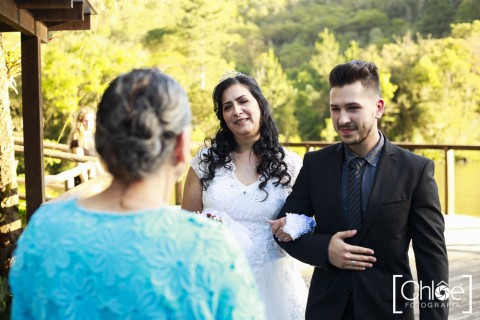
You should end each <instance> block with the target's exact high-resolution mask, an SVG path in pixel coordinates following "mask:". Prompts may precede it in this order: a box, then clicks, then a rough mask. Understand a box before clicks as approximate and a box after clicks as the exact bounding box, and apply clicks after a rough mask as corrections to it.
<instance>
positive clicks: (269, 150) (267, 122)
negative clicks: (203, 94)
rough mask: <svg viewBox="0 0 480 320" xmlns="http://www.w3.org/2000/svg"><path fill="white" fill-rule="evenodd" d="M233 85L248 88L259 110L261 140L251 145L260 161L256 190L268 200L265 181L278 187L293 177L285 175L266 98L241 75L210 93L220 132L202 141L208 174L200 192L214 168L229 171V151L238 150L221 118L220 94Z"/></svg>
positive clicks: (282, 152) (283, 153) (228, 79)
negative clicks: (206, 148) (262, 192)
mask: <svg viewBox="0 0 480 320" xmlns="http://www.w3.org/2000/svg"><path fill="white" fill-rule="evenodd" d="M234 84H242V85H244V86H245V87H246V88H248V90H249V91H250V93H251V94H252V95H253V97H254V98H255V99H256V100H257V102H258V105H259V107H260V112H261V120H260V139H259V140H258V141H256V142H255V143H254V144H253V146H252V150H253V152H254V154H255V155H256V156H257V157H259V158H260V162H259V164H258V165H257V173H258V174H259V175H260V176H261V180H262V182H261V183H260V185H259V189H260V190H262V191H264V192H265V193H266V196H265V199H267V197H268V192H267V191H265V186H266V185H267V182H268V180H270V179H272V180H274V183H273V184H274V185H275V186H278V185H279V184H281V185H283V186H286V185H288V184H289V183H290V181H291V180H292V178H291V176H290V174H289V173H288V172H287V170H288V166H287V164H286V163H285V161H284V158H285V151H284V150H283V148H282V146H281V145H280V143H279V142H278V129H277V127H276V126H275V123H274V121H273V118H272V115H271V113H270V109H269V106H268V102H267V99H265V96H264V95H263V93H262V90H261V89H260V87H259V86H258V84H257V81H256V80H255V79H254V78H252V77H249V76H246V75H244V74H240V73H239V74H236V75H235V76H233V77H229V78H226V79H224V80H223V81H221V82H220V83H219V84H217V86H216V87H215V89H214V90H213V95H212V99H213V106H214V111H215V114H216V115H217V118H218V120H220V129H219V130H218V131H217V133H216V134H215V137H214V138H207V139H205V146H206V147H209V148H208V151H207V152H206V153H205V154H204V155H203V156H202V159H201V162H202V163H204V164H205V165H206V167H207V168H208V172H207V174H206V176H204V177H203V178H201V179H200V182H201V183H202V187H203V189H204V190H206V189H207V188H208V184H209V182H210V181H211V180H212V179H213V178H214V176H215V170H216V169H217V168H221V167H225V168H226V169H232V167H231V161H232V157H231V152H232V151H234V150H235V148H236V147H237V141H236V140H235V137H234V136H233V133H232V131H231V130H230V129H229V128H228V126H227V124H226V122H225V119H224V118H223V107H222V95H223V92H224V91H225V90H226V89H227V88H229V87H230V86H232V85H234ZM265 199H264V200H265Z"/></svg>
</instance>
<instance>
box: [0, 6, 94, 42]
mask: <svg viewBox="0 0 480 320" xmlns="http://www.w3.org/2000/svg"><path fill="white" fill-rule="evenodd" d="M92 14H96V12H95V10H94V8H93V7H92V5H91V4H90V2H89V0H0V32H10V31H17V32H18V31H19V32H22V33H23V34H26V35H30V36H37V37H38V38H39V39H40V40H41V41H42V42H44V43H46V42H48V31H61V30H89V29H90V15H92Z"/></svg>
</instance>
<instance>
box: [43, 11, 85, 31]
mask: <svg viewBox="0 0 480 320" xmlns="http://www.w3.org/2000/svg"><path fill="white" fill-rule="evenodd" d="M47 26H48V31H67V30H90V29H91V24H90V15H89V14H86V15H85V18H84V20H83V21H68V22H63V23H53V22H50V23H47Z"/></svg>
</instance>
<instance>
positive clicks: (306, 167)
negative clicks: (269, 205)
mask: <svg viewBox="0 0 480 320" xmlns="http://www.w3.org/2000/svg"><path fill="white" fill-rule="evenodd" d="M343 148H344V146H343V144H342V143H339V144H335V145H332V146H329V147H327V148H324V149H322V150H319V151H314V152H309V153H307V154H306V155H305V158H304V162H303V167H302V169H301V171H300V173H299V176H298V178H297V180H296V182H295V185H294V187H293V190H292V193H291V194H290V196H289V197H288V198H287V201H286V203H285V205H284V207H283V209H282V211H281V213H280V216H279V217H282V216H284V215H285V213H286V212H294V213H303V214H306V215H309V216H313V215H314V216H315V219H316V222H317V226H316V228H315V231H314V233H313V234H309V235H305V236H303V237H301V238H299V239H297V240H295V241H294V242H287V243H284V242H278V241H277V243H278V244H279V245H280V246H281V247H282V248H283V249H285V250H286V251H287V252H288V253H289V254H290V255H291V256H293V257H294V258H296V259H298V260H300V261H303V262H305V263H308V264H311V265H314V266H316V268H315V270H314V272H313V276H312V280H311V284H310V292H309V297H308V302H307V311H306V319H328V320H335V319H341V317H342V314H343V311H344V309H345V305H346V302H347V298H348V296H349V294H352V297H353V309H354V314H355V317H356V319H357V320H362V319H366V320H367V319H368V320H371V319H382V320H384V319H413V318H414V317H413V308H412V306H413V304H412V303H413V301H409V300H408V299H405V298H404V297H403V295H404V296H406V297H407V298H412V297H413V294H412V291H413V286H414V284H413V283H412V282H410V284H409V285H405V286H404V287H402V285H403V284H404V283H406V282H407V281H409V280H412V274H411V271H410V266H409V258H408V250H409V245H410V243H412V246H413V249H414V253H415V262H416V268H417V274H418V282H419V281H420V280H421V281H422V283H423V286H430V287H431V286H432V281H433V282H434V286H435V287H436V285H437V284H440V282H441V281H444V282H446V283H447V282H448V259H447V251H446V247H445V238H444V233H443V232H444V219H443V216H442V213H441V211H440V201H439V198H438V189H437V185H436V182H435V180H434V177H433V173H434V164H433V162H432V161H431V160H429V159H427V158H424V157H421V156H418V155H415V154H413V153H412V152H410V151H407V150H404V149H401V148H399V147H397V146H395V145H393V144H392V143H391V142H389V141H388V140H387V139H385V145H384V147H383V149H382V155H381V158H380V162H379V166H378V168H377V172H376V175H375V180H374V184H373V188H372V191H371V195H370V198H369V200H368V204H367V209H366V213H365V217H364V223H363V226H362V228H361V229H360V230H359V231H358V233H357V235H356V236H355V237H354V238H351V239H350V240H349V242H350V243H351V244H353V245H359V246H362V247H367V248H370V249H373V250H374V252H375V254H374V256H375V257H376V258H377V262H375V263H374V264H373V267H372V268H370V269H367V270H365V271H348V270H343V269H339V268H336V267H334V266H333V265H331V264H329V262H328V252H327V251H328V245H329V242H330V239H331V237H332V236H333V235H334V234H335V233H337V232H339V231H345V230H348V227H347V221H345V218H344V215H343V214H342V208H341V175H342V164H343V161H344V150H343ZM394 276H395V281H396V282H395V285H394ZM394 287H395V290H394ZM426 291H427V290H426V289H425V290H424V291H423V295H422V296H423V299H422V302H433V303H436V305H435V306H436V307H427V306H425V307H424V308H420V316H421V318H422V319H447V317H448V307H447V303H448V300H446V301H441V300H438V299H436V298H435V297H434V300H429V299H428V298H429V296H428V294H427V293H428V292H426ZM402 292H403V295H402ZM431 295H434V294H433V293H432V294H431ZM414 303H415V304H418V303H419V301H418V299H416V300H415V301H414ZM394 312H395V313H394Z"/></svg>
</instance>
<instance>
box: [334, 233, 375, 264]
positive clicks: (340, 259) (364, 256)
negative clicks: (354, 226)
mask: <svg viewBox="0 0 480 320" xmlns="http://www.w3.org/2000/svg"><path fill="white" fill-rule="evenodd" d="M356 233H357V231H356V230H347V231H341V232H337V233H335V234H334V235H333V237H332V238H331V239H330V243H329V244H328V259H329V261H330V263H331V264H332V265H334V266H335V267H337V268H340V269H346V270H359V271H360V270H366V269H367V268H371V267H372V266H373V263H374V262H375V261H377V259H376V258H375V257H374V256H373V254H374V252H373V250H372V249H369V248H364V247H359V246H352V245H350V244H348V243H346V242H345V239H346V238H351V237H353V236H354V235H355V234H356Z"/></svg>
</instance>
